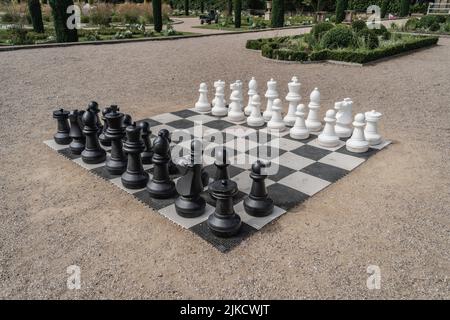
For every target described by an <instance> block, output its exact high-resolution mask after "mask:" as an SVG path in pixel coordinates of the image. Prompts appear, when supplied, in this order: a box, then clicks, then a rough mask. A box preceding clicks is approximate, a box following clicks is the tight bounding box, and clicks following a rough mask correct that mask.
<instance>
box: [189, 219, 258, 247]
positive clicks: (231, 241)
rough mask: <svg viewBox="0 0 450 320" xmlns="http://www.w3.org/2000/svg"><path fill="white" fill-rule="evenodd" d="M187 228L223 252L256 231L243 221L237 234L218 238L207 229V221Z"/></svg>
mask: <svg viewBox="0 0 450 320" xmlns="http://www.w3.org/2000/svg"><path fill="white" fill-rule="evenodd" d="M189 230H191V231H192V232H194V233H195V234H197V235H198V236H200V237H201V238H202V239H204V240H206V241H207V242H209V243H210V244H212V245H213V247H214V248H216V249H218V250H219V251H220V252H223V253H225V252H227V251H230V250H231V249H233V248H234V247H236V246H238V245H239V244H240V243H241V242H242V241H243V240H245V239H246V238H248V237H249V236H250V235H252V234H253V233H255V232H256V231H257V230H256V229H255V228H253V227H251V226H249V225H248V224H246V223H244V222H243V223H242V226H241V229H240V230H239V233H238V234H236V235H235V236H233V237H230V238H220V237H217V236H215V235H214V234H213V233H212V232H211V231H210V230H209V228H208V223H207V221H204V222H202V223H199V224H197V225H195V226H193V227H191V228H190V229H189Z"/></svg>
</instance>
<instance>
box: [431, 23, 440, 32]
mask: <svg viewBox="0 0 450 320" xmlns="http://www.w3.org/2000/svg"><path fill="white" fill-rule="evenodd" d="M440 29H441V26H440V25H439V23H437V22H435V23H433V24H432V25H431V26H430V31H433V32H436V31H439V30H440Z"/></svg>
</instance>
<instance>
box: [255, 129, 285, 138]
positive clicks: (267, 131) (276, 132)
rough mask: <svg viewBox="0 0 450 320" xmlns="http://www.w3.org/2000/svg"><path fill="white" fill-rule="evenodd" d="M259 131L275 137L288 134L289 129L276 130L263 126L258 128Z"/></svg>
mask: <svg viewBox="0 0 450 320" xmlns="http://www.w3.org/2000/svg"><path fill="white" fill-rule="evenodd" d="M259 131H260V132H265V133H267V134H270V135H272V136H277V137H284V136H285V135H287V134H289V130H288V129H287V128H286V130H283V131H278V130H270V129H269V128H267V127H265V128H263V129H260V130H259Z"/></svg>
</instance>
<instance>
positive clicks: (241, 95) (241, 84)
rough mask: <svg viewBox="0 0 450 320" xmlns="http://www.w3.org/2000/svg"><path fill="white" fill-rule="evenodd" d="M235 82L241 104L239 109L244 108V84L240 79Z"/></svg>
mask: <svg viewBox="0 0 450 320" xmlns="http://www.w3.org/2000/svg"><path fill="white" fill-rule="evenodd" d="M236 83H237V84H238V89H237V90H238V92H239V104H240V105H241V109H244V93H243V90H244V84H243V83H242V81H241V80H236Z"/></svg>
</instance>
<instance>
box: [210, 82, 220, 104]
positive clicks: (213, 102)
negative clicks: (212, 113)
mask: <svg viewBox="0 0 450 320" xmlns="http://www.w3.org/2000/svg"><path fill="white" fill-rule="evenodd" d="M219 85H220V80H217V81H214V89H215V90H216V92H217V87H218V86H219ZM215 104H216V97H214V99H212V101H211V106H212V107H213V108H214V105H215Z"/></svg>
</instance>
